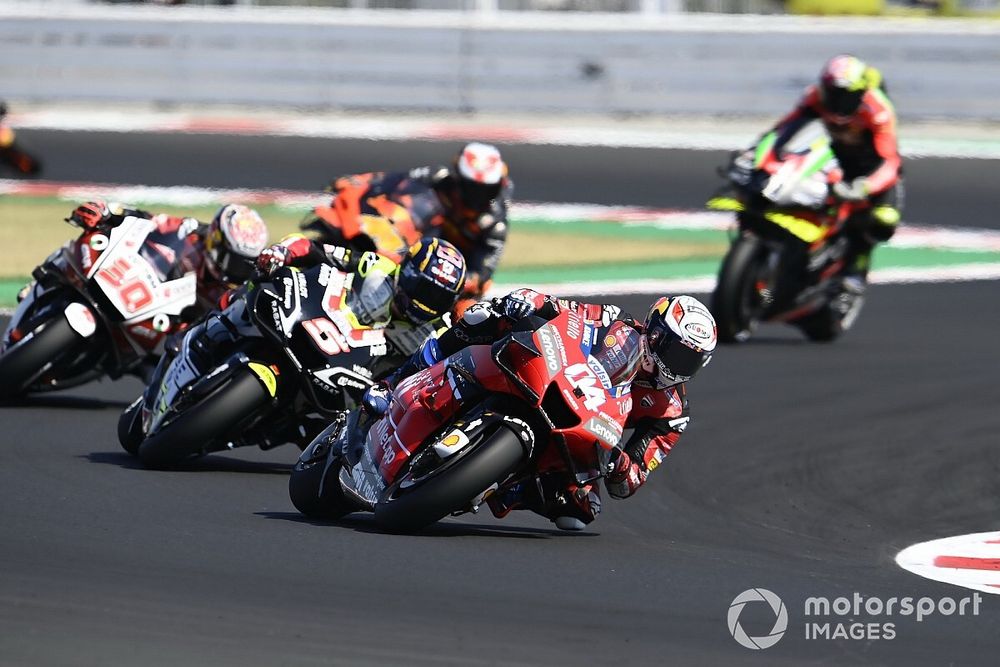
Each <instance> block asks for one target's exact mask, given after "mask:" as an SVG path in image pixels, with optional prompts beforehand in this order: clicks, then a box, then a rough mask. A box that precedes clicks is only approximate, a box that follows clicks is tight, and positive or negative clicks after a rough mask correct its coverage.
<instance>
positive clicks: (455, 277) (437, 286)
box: [393, 238, 465, 323]
mask: <svg viewBox="0 0 1000 667" xmlns="http://www.w3.org/2000/svg"><path fill="white" fill-rule="evenodd" d="M464 286H465V258H464V257H463V256H462V253H460V252H459V251H458V248H456V247H455V246H453V245H452V244H450V243H448V242H447V241H445V240H443V239H436V238H423V239H421V240H419V241H417V242H416V243H414V244H413V245H412V246H410V249H409V250H407V251H406V257H404V258H403V263H402V264H401V265H400V267H399V281H398V283H397V287H396V294H395V296H394V297H393V305H394V306H395V310H396V312H397V313H398V314H399V315H402V316H404V317H406V319H408V320H410V321H411V322H414V323H422V322H430V321H431V320H435V319H437V318H439V317H441V316H442V315H444V314H445V313H447V312H448V311H449V310H451V309H452V307H453V306H454V305H455V302H456V301H457V300H458V295H459V294H461V292H462V287H464Z"/></svg>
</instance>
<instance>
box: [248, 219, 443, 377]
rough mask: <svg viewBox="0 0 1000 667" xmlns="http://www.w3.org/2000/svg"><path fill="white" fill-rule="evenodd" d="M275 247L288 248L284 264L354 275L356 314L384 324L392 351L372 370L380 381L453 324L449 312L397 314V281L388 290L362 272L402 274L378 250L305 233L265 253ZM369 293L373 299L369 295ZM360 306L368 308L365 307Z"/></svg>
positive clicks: (364, 321) (370, 322)
mask: <svg viewBox="0 0 1000 667" xmlns="http://www.w3.org/2000/svg"><path fill="white" fill-rule="evenodd" d="M275 246H282V247H284V248H287V253H286V254H285V258H284V259H283V260H282V261H281V264H282V265H284V266H294V267H298V268H308V267H312V266H316V265H317V264H321V263H326V264H330V265H331V266H333V267H335V268H336V269H338V270H340V271H344V272H345V273H353V274H354V280H353V282H352V285H351V290H352V291H353V292H356V293H358V294H359V295H360V296H361V298H360V299H359V300H358V304H360V305H359V306H356V307H355V308H354V310H355V311H358V310H364V312H355V313H354V314H355V316H357V317H358V320H359V321H360V322H361V323H362V324H366V325H369V326H371V325H374V326H380V327H384V328H383V331H384V332H385V339H386V348H387V350H388V352H387V353H386V354H385V355H384V356H382V357H379V358H378V361H377V362H376V366H375V367H374V368H372V369H371V370H372V374H373V377H374V378H375V379H376V380H377V379H380V378H382V377H384V376H385V375H387V374H389V373H390V372H391V371H394V370H396V369H397V368H399V366H400V364H401V363H403V362H404V361H406V359H408V358H409V357H410V356H411V355H412V354H413V353H414V352H416V351H417V349H418V348H419V347H420V345H421V343H423V342H424V341H425V340H427V338H429V337H433V336H434V335H435V334H436V332H437V331H438V330H439V329H441V328H443V327H447V326H448V324H449V323H450V316H449V315H447V314H445V315H444V317H442V318H438V319H435V320H431V321H430V322H423V323H420V324H414V323H412V322H410V321H409V320H407V319H406V318H405V317H395V316H394V315H393V313H392V297H393V295H394V294H395V284H392V286H391V287H392V289H384V288H382V286H381V285H376V284H375V283H374V280H369V278H366V277H365V276H364V275H360V274H359V273H358V268H359V267H360V266H362V265H365V266H366V267H374V266H379V265H381V266H382V268H383V271H382V272H370V269H368V268H366V270H365V271H363V272H362V273H365V274H369V273H370V275H371V276H375V275H376V274H377V275H382V276H385V275H388V276H389V277H390V278H391V279H392V280H395V279H396V277H397V276H398V274H399V265H398V264H396V263H395V262H393V261H392V260H390V259H388V258H387V257H383V256H381V255H378V254H376V253H374V252H363V253H360V254H357V253H354V252H352V251H351V250H350V249H349V248H344V247H341V246H334V245H328V244H323V243H319V242H317V241H312V240H310V239H308V238H306V237H305V236H303V235H302V234H290V235H289V236H286V237H285V238H283V239H282V240H281V241H279V242H278V243H277V244H275V245H272V246H271V248H268V249H267V250H265V251H264V252H265V253H266V252H269V251H271V250H272V249H274V248H275ZM369 294H370V295H371V297H372V298H368V295H369ZM360 306H366V308H364V309H362V308H361V307H360Z"/></svg>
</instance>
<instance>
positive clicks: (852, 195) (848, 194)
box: [833, 178, 868, 201]
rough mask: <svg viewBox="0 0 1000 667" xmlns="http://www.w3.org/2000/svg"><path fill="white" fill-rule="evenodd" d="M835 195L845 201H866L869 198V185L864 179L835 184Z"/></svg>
mask: <svg viewBox="0 0 1000 667" xmlns="http://www.w3.org/2000/svg"><path fill="white" fill-rule="evenodd" d="M833 194H835V195H836V196H838V197H840V198H841V199H843V200H845V201H864V200H865V199H867V198H868V183H867V182H866V181H865V179H864V178H855V179H854V180H853V181H850V182H848V181H838V182H836V183H834V184H833Z"/></svg>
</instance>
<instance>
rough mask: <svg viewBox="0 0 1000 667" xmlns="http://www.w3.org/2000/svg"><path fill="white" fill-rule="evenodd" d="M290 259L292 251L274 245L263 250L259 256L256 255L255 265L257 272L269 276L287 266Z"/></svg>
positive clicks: (277, 244) (279, 245)
mask: <svg viewBox="0 0 1000 667" xmlns="http://www.w3.org/2000/svg"><path fill="white" fill-rule="evenodd" d="M291 258H292V251H291V250H290V249H289V248H288V247H287V246H283V245H281V244H280V243H275V244H274V245H272V246H270V247H268V248H264V249H263V250H262V251H261V252H260V254H259V255H257V260H256V262H255V264H256V265H257V270H258V271H260V272H261V273H262V274H263V275H265V276H269V275H271V274H272V273H274V272H275V271H277V270H278V269H280V268H281V267H283V266H285V265H286V264H288V262H289V260H291Z"/></svg>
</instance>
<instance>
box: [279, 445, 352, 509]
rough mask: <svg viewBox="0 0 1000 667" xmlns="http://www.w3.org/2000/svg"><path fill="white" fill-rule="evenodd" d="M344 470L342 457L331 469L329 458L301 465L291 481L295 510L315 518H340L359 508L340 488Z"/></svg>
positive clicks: (289, 493) (300, 463)
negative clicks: (341, 472) (341, 471)
mask: <svg viewBox="0 0 1000 667" xmlns="http://www.w3.org/2000/svg"><path fill="white" fill-rule="evenodd" d="M341 467H342V459H341V458H340V457H339V456H338V457H336V458H335V459H334V460H333V461H331V462H330V465H329V466H327V458H326V457H325V456H324V457H323V458H322V459H321V460H319V461H316V462H315V463H305V464H304V463H302V462H299V463H297V464H296V465H295V468H294V469H293V470H292V474H291V476H290V477H289V478H288V496H289V497H290V498H291V499H292V504H293V505H295V509H297V510H298V511H300V512H302V513H303V514H304V515H306V516H307V517H310V518H313V519H339V518H340V517H342V516H344V515H346V514H350V513H351V512H353V511H354V510H355V509H357V508H356V507H355V505H354V504H353V503H352V502H351V501H350V500H348V498H347V497H346V496H345V495H344V490H343V489H342V488H340V479H339V476H340V470H341Z"/></svg>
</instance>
